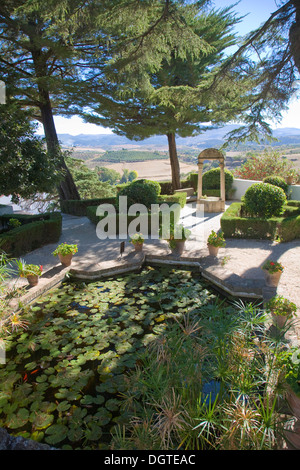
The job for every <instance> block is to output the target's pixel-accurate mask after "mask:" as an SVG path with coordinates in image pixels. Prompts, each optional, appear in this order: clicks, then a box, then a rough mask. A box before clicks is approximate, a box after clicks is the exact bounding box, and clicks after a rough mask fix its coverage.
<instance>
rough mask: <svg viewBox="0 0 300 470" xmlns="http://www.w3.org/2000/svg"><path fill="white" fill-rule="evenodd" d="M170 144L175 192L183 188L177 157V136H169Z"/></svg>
mask: <svg viewBox="0 0 300 470" xmlns="http://www.w3.org/2000/svg"><path fill="white" fill-rule="evenodd" d="M167 137H168V144H169V156H170V163H171V173H172V187H173V191H175V190H176V189H180V188H181V184H180V166H179V161H178V156H177V149H176V141H175V134H172V133H170V134H167Z"/></svg>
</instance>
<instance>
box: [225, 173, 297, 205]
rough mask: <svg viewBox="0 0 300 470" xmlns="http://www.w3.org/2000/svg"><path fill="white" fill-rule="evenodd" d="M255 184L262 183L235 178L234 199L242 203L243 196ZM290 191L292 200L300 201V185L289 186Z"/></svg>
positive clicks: (233, 186)
mask: <svg viewBox="0 0 300 470" xmlns="http://www.w3.org/2000/svg"><path fill="white" fill-rule="evenodd" d="M253 183H261V181H256V180H243V179H238V178H235V179H234V180H233V185H232V189H235V193H234V199H236V200H237V201H240V200H241V198H242V196H244V194H245V192H246V191H247V189H248V188H249V187H250V186H251V185H252V184H253ZM289 190H290V192H291V195H290V199H292V200H294V201H300V185H299V184H298V185H297V184H295V185H291V186H289Z"/></svg>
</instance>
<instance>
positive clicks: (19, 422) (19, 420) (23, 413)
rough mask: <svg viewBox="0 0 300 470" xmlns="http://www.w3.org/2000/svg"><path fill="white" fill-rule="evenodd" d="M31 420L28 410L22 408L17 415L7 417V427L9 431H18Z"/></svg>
mask: <svg viewBox="0 0 300 470" xmlns="http://www.w3.org/2000/svg"><path fill="white" fill-rule="evenodd" d="M28 419H29V411H28V410H27V409H26V408H20V409H19V410H18V411H17V412H16V413H13V414H10V415H9V416H8V417H7V420H6V423H5V425H6V426H7V427H8V428H9V429H17V428H22V427H23V426H25V424H26V423H27V421H28Z"/></svg>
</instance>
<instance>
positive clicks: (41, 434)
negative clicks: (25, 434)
mask: <svg viewBox="0 0 300 470" xmlns="http://www.w3.org/2000/svg"><path fill="white" fill-rule="evenodd" d="M44 435H45V434H44V432H42V431H34V432H33V433H31V435H30V439H32V440H33V441H37V442H42V440H43V439H44Z"/></svg>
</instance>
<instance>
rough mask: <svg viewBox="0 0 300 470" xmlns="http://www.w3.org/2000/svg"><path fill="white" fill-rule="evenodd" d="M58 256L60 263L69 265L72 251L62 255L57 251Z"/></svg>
mask: <svg viewBox="0 0 300 470" xmlns="http://www.w3.org/2000/svg"><path fill="white" fill-rule="evenodd" d="M58 257H59V260H60V262H61V264H63V265H64V266H70V264H71V263H72V257H73V253H69V254H68V255H62V254H60V253H58Z"/></svg>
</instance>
